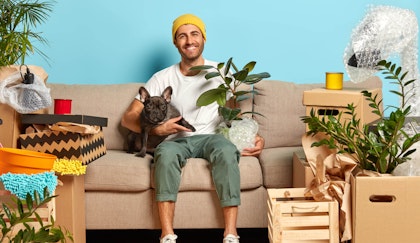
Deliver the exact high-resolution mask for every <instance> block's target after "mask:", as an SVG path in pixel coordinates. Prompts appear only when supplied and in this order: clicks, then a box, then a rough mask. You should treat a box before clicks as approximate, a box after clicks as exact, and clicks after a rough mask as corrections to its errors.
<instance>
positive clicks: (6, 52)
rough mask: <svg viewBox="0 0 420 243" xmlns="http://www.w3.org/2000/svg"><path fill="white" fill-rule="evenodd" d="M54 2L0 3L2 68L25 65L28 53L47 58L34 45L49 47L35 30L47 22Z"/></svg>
mask: <svg viewBox="0 0 420 243" xmlns="http://www.w3.org/2000/svg"><path fill="white" fill-rule="evenodd" d="M52 6H53V2H52V1H31V0H2V1H1V2H0V11H1V14H0V35H1V39H0V67H2V66H8V65H14V64H17V63H20V64H23V63H24V62H25V57H26V56H27V55H29V54H33V53H38V54H40V55H41V56H43V57H45V58H46V57H47V56H46V55H45V54H44V53H43V52H42V51H41V50H40V49H38V48H37V47H35V46H34V44H33V43H35V42H39V43H42V44H46V43H47V40H46V39H45V38H43V37H42V35H41V33H38V32H35V31H34V30H33V29H34V28H36V27H38V25H40V24H42V23H44V22H45V21H46V20H47V18H48V16H49V13H50V12H51V11H52Z"/></svg>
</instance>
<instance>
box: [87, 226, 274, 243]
mask: <svg viewBox="0 0 420 243" xmlns="http://www.w3.org/2000/svg"><path fill="white" fill-rule="evenodd" d="M238 233H239V236H240V237H241V239H240V241H241V243H268V242H269V240H268V237H267V235H268V231H267V229H266V228H263V229H238ZM176 234H177V235H178V240H177V242H179V243H219V242H220V243H222V240H223V239H222V235H223V230H222V229H193V230H185V229H183V230H176ZM159 236H160V231H159V230H88V231H87V232H86V242H87V243H96V242H111V243H158V242H159V240H158V239H159Z"/></svg>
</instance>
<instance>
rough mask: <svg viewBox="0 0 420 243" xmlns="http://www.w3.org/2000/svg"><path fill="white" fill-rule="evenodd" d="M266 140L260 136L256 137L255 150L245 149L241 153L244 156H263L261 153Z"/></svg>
mask: <svg viewBox="0 0 420 243" xmlns="http://www.w3.org/2000/svg"><path fill="white" fill-rule="evenodd" d="M264 144H265V141H264V138H263V137H261V136H260V135H258V134H257V135H256V136H255V147H253V148H244V149H243V150H242V152H241V155H242V156H258V155H260V154H261V151H262V150H263V148H264Z"/></svg>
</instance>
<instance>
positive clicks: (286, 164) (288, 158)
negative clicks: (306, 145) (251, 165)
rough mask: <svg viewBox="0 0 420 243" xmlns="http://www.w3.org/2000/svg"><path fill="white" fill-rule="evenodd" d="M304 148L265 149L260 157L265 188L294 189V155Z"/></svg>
mask: <svg viewBox="0 0 420 243" xmlns="http://www.w3.org/2000/svg"><path fill="white" fill-rule="evenodd" d="M298 151H302V147H300V146H298V147H282V148H268V149H264V150H263V151H262V153H261V155H260V163H261V168H262V172H263V178H264V186H265V187H266V188H288V187H293V153H294V152H298Z"/></svg>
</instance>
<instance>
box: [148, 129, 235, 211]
mask: <svg viewBox="0 0 420 243" xmlns="http://www.w3.org/2000/svg"><path fill="white" fill-rule="evenodd" d="M239 157H240V153H239V151H238V150H237V149H236V146H235V145H234V144H232V143H231V142H230V141H229V140H227V139H226V138H225V137H224V136H223V135H220V134H214V135H195V136H191V137H184V138H178V139H174V140H171V141H165V142H163V143H161V144H159V146H157V148H156V150H155V154H154V164H155V173H154V178H155V186H156V200H157V201H176V199H177V195H178V190H179V184H180V182H181V169H182V167H184V166H185V164H186V163H187V159H188V158H203V159H206V160H208V161H209V163H210V165H211V174H212V177H213V182H214V185H215V188H216V192H217V195H218V197H219V200H220V204H221V206H222V207H227V206H238V205H240V203H241V200H240V175H239V165H238V164H239Z"/></svg>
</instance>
